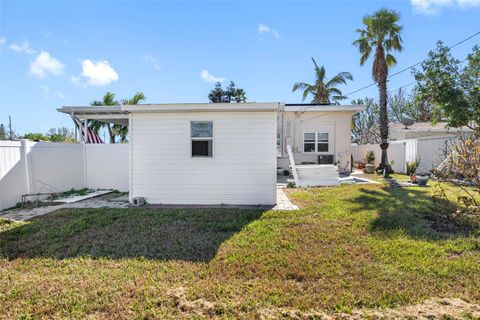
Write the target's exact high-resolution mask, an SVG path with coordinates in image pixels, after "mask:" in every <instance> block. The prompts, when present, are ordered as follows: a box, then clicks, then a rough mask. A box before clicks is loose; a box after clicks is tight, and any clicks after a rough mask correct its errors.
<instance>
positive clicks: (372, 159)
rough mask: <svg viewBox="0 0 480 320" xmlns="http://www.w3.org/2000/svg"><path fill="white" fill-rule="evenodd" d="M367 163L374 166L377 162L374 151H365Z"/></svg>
mask: <svg viewBox="0 0 480 320" xmlns="http://www.w3.org/2000/svg"><path fill="white" fill-rule="evenodd" d="M365 162H367V163H368V164H373V163H374V162H375V152H373V150H367V151H365Z"/></svg>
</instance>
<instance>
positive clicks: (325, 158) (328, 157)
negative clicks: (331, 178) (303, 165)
mask: <svg viewBox="0 0 480 320" xmlns="http://www.w3.org/2000/svg"><path fill="white" fill-rule="evenodd" d="M333 163H334V162H333V154H321V155H319V156H318V164H333Z"/></svg>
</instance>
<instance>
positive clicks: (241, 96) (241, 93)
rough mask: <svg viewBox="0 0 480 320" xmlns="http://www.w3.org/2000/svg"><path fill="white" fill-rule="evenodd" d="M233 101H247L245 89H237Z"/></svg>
mask: <svg viewBox="0 0 480 320" xmlns="http://www.w3.org/2000/svg"><path fill="white" fill-rule="evenodd" d="M233 101H235V102H236V103H241V102H247V93H246V92H245V90H243V89H240V88H238V89H235V91H234V92H233Z"/></svg>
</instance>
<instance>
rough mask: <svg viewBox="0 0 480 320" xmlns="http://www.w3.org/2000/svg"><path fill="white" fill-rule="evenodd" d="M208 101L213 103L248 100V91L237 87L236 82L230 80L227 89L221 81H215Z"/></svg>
mask: <svg viewBox="0 0 480 320" xmlns="http://www.w3.org/2000/svg"><path fill="white" fill-rule="evenodd" d="M208 101H210V102H212V103H231V102H236V103H241V102H247V96H246V92H245V90H243V89H240V88H236V87H235V82H233V81H230V84H229V85H228V87H227V88H225V90H224V89H223V88H222V84H221V83H220V82H217V83H215V87H214V88H213V89H212V90H211V91H210V93H209V94H208Z"/></svg>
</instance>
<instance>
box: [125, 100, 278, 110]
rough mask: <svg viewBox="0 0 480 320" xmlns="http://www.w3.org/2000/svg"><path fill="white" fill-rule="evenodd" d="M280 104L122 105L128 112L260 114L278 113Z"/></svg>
mask: <svg viewBox="0 0 480 320" xmlns="http://www.w3.org/2000/svg"><path fill="white" fill-rule="evenodd" d="M281 106H283V104H282V103H280V102H261V103H256V102H246V103H177V104H140V105H122V106H121V109H122V111H127V112H211V111H219V112H246V111H250V112H260V111H277V110H278V109H279V108H280V107H281Z"/></svg>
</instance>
